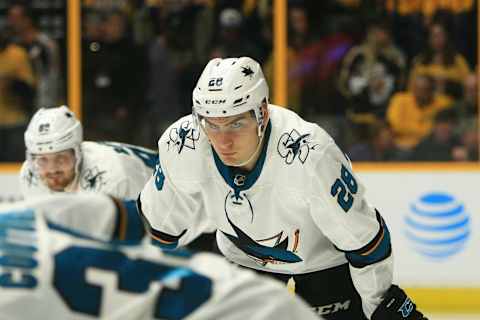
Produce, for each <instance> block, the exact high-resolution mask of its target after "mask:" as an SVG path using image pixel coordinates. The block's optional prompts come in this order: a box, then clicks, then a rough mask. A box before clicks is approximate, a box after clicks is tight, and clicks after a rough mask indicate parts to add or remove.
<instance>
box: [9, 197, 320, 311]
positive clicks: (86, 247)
mask: <svg viewBox="0 0 480 320" xmlns="http://www.w3.org/2000/svg"><path fill="white" fill-rule="evenodd" d="M143 234H144V229H143V223H142V222H141V220H140V217H139V215H138V213H137V211H136V207H135V202H134V201H114V200H113V199H112V198H110V197H108V196H106V195H101V194H88V193H82V194H77V195H71V194H66V193H65V194H56V195H47V196H43V197H36V198H35V199H34V200H29V201H23V202H19V203H17V204H15V205H5V206H2V207H0V238H1V241H0V248H1V251H2V252H1V258H0V296H1V297H2V298H1V299H0V311H1V312H0V319H2V320H3V319H8V320H11V319H17V320H21V319H28V320H30V319H62V320H65V319H78V320H83V319H99V318H100V319H121V320H130V319H191V320H194V319H203V320H211V319H219V320H221V319H225V320H234V319H238V320H245V319H246V318H249V319H285V320H286V319H312V320H313V319H318V318H317V317H316V316H315V315H314V314H313V313H312V312H311V310H310V309H309V308H308V307H307V306H306V305H305V304H304V303H303V302H302V301H300V300H299V299H297V298H296V297H295V296H293V295H292V294H290V293H289V292H288V291H287V290H286V289H285V288H284V287H283V286H282V285H281V284H279V283H277V282H275V281H273V280H270V279H266V278H263V277H259V276H258V275H256V274H254V273H253V272H251V271H246V270H239V269H238V268H237V267H235V266H234V265H232V264H230V263H228V262H227V261H225V260H224V259H223V258H222V257H219V256H214V255H211V254H198V255H191V254H189V253H187V252H183V251H182V252H173V253H171V254H167V253H162V252H161V250H160V249H159V248H157V247H156V246H152V245H151V244H150V243H149V241H145V240H143V241H142V239H145V238H144V237H143ZM112 240H113V242H112Z"/></svg>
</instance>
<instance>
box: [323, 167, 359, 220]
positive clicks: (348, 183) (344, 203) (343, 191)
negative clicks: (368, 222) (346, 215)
mask: <svg viewBox="0 0 480 320" xmlns="http://www.w3.org/2000/svg"><path fill="white" fill-rule="evenodd" d="M357 191H358V184H357V181H356V180H355V178H354V177H353V175H352V174H351V173H350V171H348V169H347V168H346V167H345V166H344V165H343V164H342V169H341V171H340V178H337V180H335V182H334V183H333V185H332V188H331V189H330V194H331V195H332V197H337V202H338V204H339V205H340V207H342V209H343V211H345V212H348V210H350V208H351V207H352V206H353V201H354V198H353V195H354V194H356V193H357Z"/></svg>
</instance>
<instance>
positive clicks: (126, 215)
mask: <svg viewBox="0 0 480 320" xmlns="http://www.w3.org/2000/svg"><path fill="white" fill-rule="evenodd" d="M113 202H114V203H115V206H116V207H117V223H116V225H115V230H114V233H113V236H114V239H115V240H117V239H118V240H121V241H141V240H142V238H143V237H144V236H145V228H144V225H143V221H142V219H141V217H140V214H139V213H138V209H137V204H136V201H135V200H119V199H115V198H113Z"/></svg>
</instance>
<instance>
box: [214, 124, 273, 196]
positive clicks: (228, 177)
mask: <svg viewBox="0 0 480 320" xmlns="http://www.w3.org/2000/svg"><path fill="white" fill-rule="evenodd" d="M271 131H272V124H271V121H269V122H268V124H267V129H266V130H265V137H264V140H265V142H264V144H263V146H262V151H261V153H260V157H259V158H258V160H257V163H256V164H255V167H254V168H253V170H252V171H250V172H248V171H245V170H242V169H239V168H237V167H230V166H226V165H225V164H224V163H223V162H222V160H220V157H219V156H218V155H217V153H216V152H215V150H214V149H213V147H212V153H213V159H214V160H215V166H216V167H217V169H218V172H220V174H221V175H222V177H223V180H225V182H226V183H227V184H228V185H229V186H230V187H232V188H233V190H235V193H239V192H240V191H243V190H247V189H249V188H250V187H251V186H253V184H254V183H255V182H256V181H257V179H258V177H259V176H260V173H261V172H262V168H263V164H264V163H265V159H266V156H267V147H268V143H269V140H270V132H271Z"/></svg>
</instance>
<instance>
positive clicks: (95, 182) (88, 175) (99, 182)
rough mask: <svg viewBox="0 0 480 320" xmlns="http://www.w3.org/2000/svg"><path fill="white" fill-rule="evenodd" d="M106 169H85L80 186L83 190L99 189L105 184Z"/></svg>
mask: <svg viewBox="0 0 480 320" xmlns="http://www.w3.org/2000/svg"><path fill="white" fill-rule="evenodd" d="M106 172H107V171H105V170H104V171H100V170H99V169H98V167H93V168H88V169H86V170H85V174H84V175H83V178H82V180H81V181H80V186H81V187H82V189H84V190H91V191H99V190H100V189H101V188H102V186H104V185H105V184H106V182H105V181H104V174H105V173H106Z"/></svg>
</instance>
